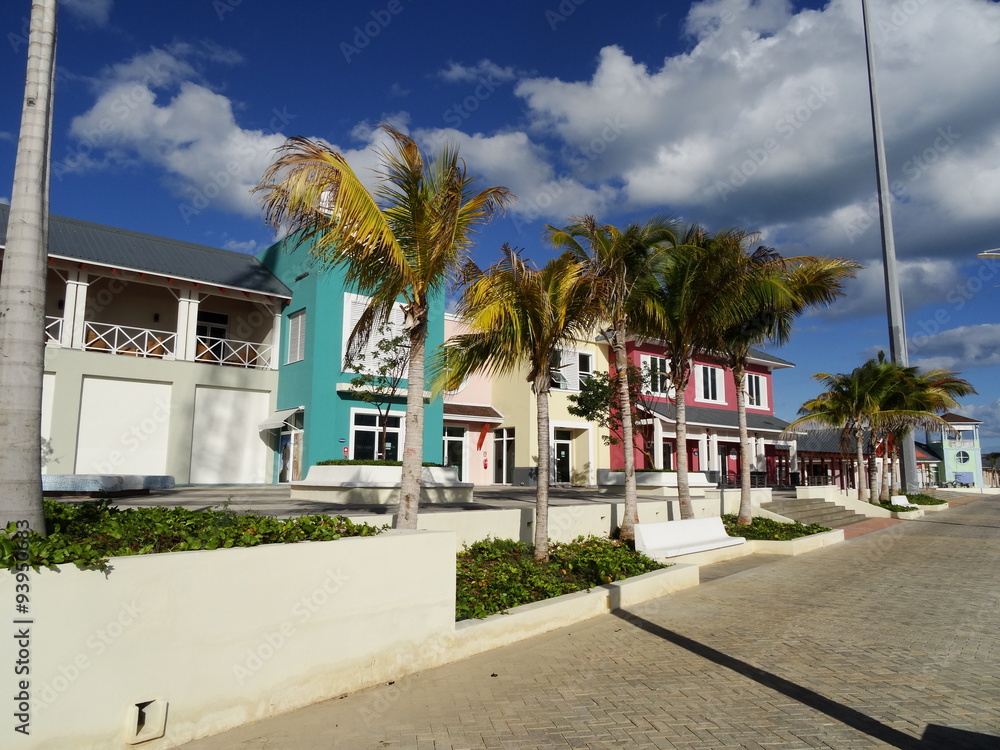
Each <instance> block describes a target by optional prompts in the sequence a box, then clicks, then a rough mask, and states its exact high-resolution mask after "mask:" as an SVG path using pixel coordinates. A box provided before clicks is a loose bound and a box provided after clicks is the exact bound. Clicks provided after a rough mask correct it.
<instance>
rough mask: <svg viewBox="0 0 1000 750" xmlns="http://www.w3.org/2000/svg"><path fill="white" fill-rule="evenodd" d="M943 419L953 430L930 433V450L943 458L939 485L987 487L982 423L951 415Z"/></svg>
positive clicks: (959, 415)
mask: <svg viewBox="0 0 1000 750" xmlns="http://www.w3.org/2000/svg"><path fill="white" fill-rule="evenodd" d="M941 418H942V419H943V420H944V421H945V422H947V423H948V424H949V425H951V427H952V430H944V431H939V432H931V431H928V433H927V446H928V447H929V448H930V449H931V450H932V451H933V452H934V453H935V454H937V455H938V456H939V457H940V458H941V463H940V464H939V467H940V468H939V469H938V471H939V474H938V477H937V481H938V483H939V484H945V483H946V482H956V483H959V484H968V485H972V486H973V487H982V486H983V459H982V448H981V446H980V443H979V425H980V424H982V422H980V421H978V420H976V419H972V418H971V417H963V416H962V415H961V414H953V413H951V412H948V413H947V414H942V415H941Z"/></svg>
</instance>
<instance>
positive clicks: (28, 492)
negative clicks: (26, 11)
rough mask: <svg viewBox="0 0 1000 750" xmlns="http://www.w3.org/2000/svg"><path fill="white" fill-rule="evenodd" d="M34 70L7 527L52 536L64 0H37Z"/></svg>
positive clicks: (18, 215)
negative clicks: (50, 436) (51, 282)
mask: <svg viewBox="0 0 1000 750" xmlns="http://www.w3.org/2000/svg"><path fill="white" fill-rule="evenodd" d="M30 24H31V31H30V33H29V37H28V72H27V78H26V81H25V86H24V89H25V90H24V105H23V108H22V110H21V131H20V137H19V139H18V144H17V159H16V162H15V165H14V185H13V189H12V191H11V198H10V216H9V218H8V224H7V243H6V249H5V251H4V257H3V272H2V275H0V311H2V316H3V326H2V327H0V359H2V361H3V367H0V425H3V427H4V430H5V432H6V433H7V435H9V436H11V437H12V438H13V439H12V440H10V441H9V442H8V444H7V445H6V446H4V450H2V451H0V530H2V529H3V528H5V527H6V526H7V525H8V524H9V523H11V522H18V523H20V524H26V525H27V527H28V528H30V529H31V530H32V531H35V532H37V533H39V534H44V533H45V514H44V510H43V506H42V479H41V476H42V444H41V434H42V432H41V424H42V374H43V372H44V370H45V262H46V255H47V250H48V239H47V235H48V223H49V221H48V220H49V164H50V161H51V152H52V136H51V131H52V125H51V121H52V95H53V88H54V87H53V76H54V74H55V48H56V0H35V2H33V3H32V5H31V21H30Z"/></svg>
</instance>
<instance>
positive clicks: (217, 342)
mask: <svg viewBox="0 0 1000 750" xmlns="http://www.w3.org/2000/svg"><path fill="white" fill-rule="evenodd" d="M195 359H196V360H198V361H199V362H214V363H215V364H218V365H230V366H232V367H245V368H248V369H254V370H269V369H271V345H270V344H254V343H252V342H250V341H234V340H233V339H217V338H214V337H212V336H198V337H197V351H196V353H195Z"/></svg>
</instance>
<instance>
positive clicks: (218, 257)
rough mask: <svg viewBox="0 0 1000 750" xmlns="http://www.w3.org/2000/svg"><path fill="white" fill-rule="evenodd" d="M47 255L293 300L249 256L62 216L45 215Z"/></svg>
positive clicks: (3, 211)
mask: <svg viewBox="0 0 1000 750" xmlns="http://www.w3.org/2000/svg"><path fill="white" fill-rule="evenodd" d="M9 215H10V206H7V205H2V204H0V244H5V243H6V242H7V220H8V218H9ZM49 255H50V256H54V257H60V258H72V259H74V260H80V261H84V262H90V263H95V264H99V265H104V266H112V267H114V268H126V269H129V270H133V271H143V272H146V273H152V274H157V275H160V276H166V277H169V278H175V279H189V280H191V281H198V282H203V283H207V284H217V285H219V286H223V287H229V288H232V289H245V290H247V291H251V292H259V293H261V294H267V295H271V296H275V297H286V298H290V297H291V296H292V293H291V290H289V288H288V287H287V286H285V285H284V284H283V283H281V281H280V280H279V279H278V277H277V276H275V275H274V274H272V273H271V272H270V271H269V270H267V268H265V267H264V265H263V264H262V263H261V262H260V261H258V260H257V259H256V258H255V257H254V256H252V255H246V254H244V253H237V252H234V251H232V250H221V249H219V248H217V247H209V246H208V245H196V244H194V243H192V242H181V241H179V240H171V239H167V238H166V237H157V236H155V235H152V234H142V233H141V232H132V231H129V230H128V229H118V228H116V227H108V226H104V225H102V224H94V223H92V222H89V221H81V220H79V219H69V218H66V217H65V216H55V215H52V216H50V217H49Z"/></svg>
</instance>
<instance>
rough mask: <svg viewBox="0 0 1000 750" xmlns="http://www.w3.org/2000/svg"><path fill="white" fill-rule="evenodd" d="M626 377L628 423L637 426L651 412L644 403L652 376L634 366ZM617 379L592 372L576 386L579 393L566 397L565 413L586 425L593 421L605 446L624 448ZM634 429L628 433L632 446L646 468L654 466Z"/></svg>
mask: <svg viewBox="0 0 1000 750" xmlns="http://www.w3.org/2000/svg"><path fill="white" fill-rule="evenodd" d="M626 377H627V378H628V388H629V404H630V405H631V407H632V424H633V425H635V424H638V423H639V420H641V419H643V418H644V417H645V416H646V415H648V414H649V413H650V412H651V411H652V410H651V408H650V405H649V403H648V396H649V395H650V394H649V391H648V389H647V388H646V384H647V383H649V382H650V378H651V377H652V375H651V373H650V371H649V367H648V366H647V367H646V368H644V369H643V370H640V369H639V368H638V367H636V366H635V365H631V364H630V365H629V367H628V372H627V375H626ZM620 393H621V391H620V389H619V388H618V381H617V378H615V379H612V378H611V376H610V375H609V374H608V373H606V372H595V373H594V374H593V375H591V376H590V377H589V378H587V379H586V380H585V381H584V382H582V383H580V392H579V393H574V394H571V395H570V396H569V401H570V403H571V404H572V406H569V407H567V411H569V413H570V414H572V415H573V416H574V417H582V418H583V419H586V420H587V421H588V422H596V423H597V424H598V425H600V426H601V427H602V428H603V429H605V430H607V434H605V435H603V439H604V444H605V445H624V443H625V438H624V430H623V429H622V406H621V397H620ZM639 437H640V434H639V431H638V430H633V431H632V447H633V449H635V450H638V451H639V452H640V453H642V455H643V456H645V457H646V464H647V466H649V467H651V466H654V465H655V463H656V461H655V460H654V459H653V454H652V453H651V452H650V449H649V444H648V442H647V441H645V440H642V441H640V440H639Z"/></svg>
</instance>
